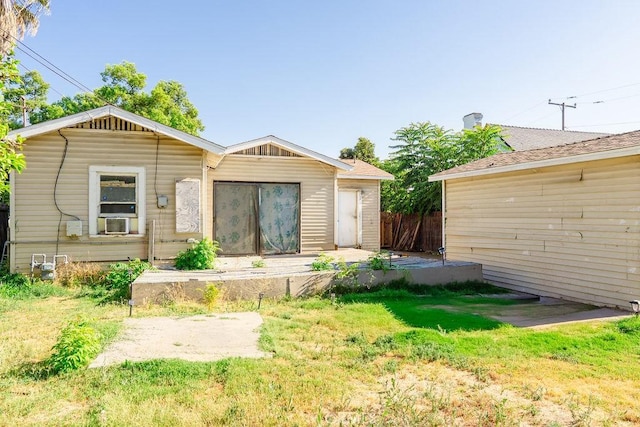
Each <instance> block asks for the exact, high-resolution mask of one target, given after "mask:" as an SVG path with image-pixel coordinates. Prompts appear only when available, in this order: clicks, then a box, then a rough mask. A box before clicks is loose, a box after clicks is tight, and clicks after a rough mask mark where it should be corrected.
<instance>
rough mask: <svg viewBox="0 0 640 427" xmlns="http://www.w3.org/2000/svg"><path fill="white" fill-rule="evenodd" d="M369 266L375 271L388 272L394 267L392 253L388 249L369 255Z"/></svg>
mask: <svg viewBox="0 0 640 427" xmlns="http://www.w3.org/2000/svg"><path fill="white" fill-rule="evenodd" d="M367 262H368V263H369V268H370V269H371V270H374V271H382V272H384V273H386V272H388V271H389V270H391V269H392V268H393V266H392V265H391V254H390V252H387V251H378V252H374V253H373V254H371V255H369V258H368V259H367Z"/></svg>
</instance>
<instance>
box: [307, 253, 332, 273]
mask: <svg viewBox="0 0 640 427" xmlns="http://www.w3.org/2000/svg"><path fill="white" fill-rule="evenodd" d="M333 269H334V268H333V257H332V256H331V255H327V254H325V253H322V252H321V253H320V255H318V258H316V259H315V260H313V262H312V263H311V270H313V271H329V270H333Z"/></svg>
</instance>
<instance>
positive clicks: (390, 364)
mask: <svg viewBox="0 0 640 427" xmlns="http://www.w3.org/2000/svg"><path fill="white" fill-rule="evenodd" d="M382 371H383V372H388V373H390V374H395V373H396V372H397V371H398V361H397V360H394V359H391V360H387V361H386V362H384V365H382Z"/></svg>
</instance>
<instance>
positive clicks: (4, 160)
mask: <svg viewBox="0 0 640 427" xmlns="http://www.w3.org/2000/svg"><path fill="white" fill-rule="evenodd" d="M17 79H19V73H18V67H17V61H16V60H15V59H14V58H13V55H11V54H9V55H5V56H3V57H2V59H1V60H0V94H2V93H4V92H5V88H6V86H7V85H12V84H15V82H16V81H17ZM11 107H12V106H11V103H9V102H7V101H6V100H0V201H2V202H3V203H7V202H8V201H9V183H8V180H9V173H11V171H14V170H15V171H17V172H20V171H22V169H24V167H25V161H24V155H23V154H22V153H21V152H20V151H21V150H22V146H21V144H22V143H21V140H16V141H9V140H7V139H5V137H6V136H7V133H8V131H9V124H8V123H9V116H10V115H11V112H12V108H11Z"/></svg>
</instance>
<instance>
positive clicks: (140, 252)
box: [13, 129, 202, 271]
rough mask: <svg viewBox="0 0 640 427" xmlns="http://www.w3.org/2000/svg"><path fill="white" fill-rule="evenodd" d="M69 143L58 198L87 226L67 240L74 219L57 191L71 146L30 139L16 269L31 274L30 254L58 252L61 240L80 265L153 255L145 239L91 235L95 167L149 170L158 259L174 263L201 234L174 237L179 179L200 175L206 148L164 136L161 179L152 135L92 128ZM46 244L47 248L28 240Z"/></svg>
mask: <svg viewBox="0 0 640 427" xmlns="http://www.w3.org/2000/svg"><path fill="white" fill-rule="evenodd" d="M62 133H63V135H65V136H66V137H67V138H68V139H69V146H68V151H67V156H66V159H65V163H64V167H63V169H62V171H61V173H60V178H59V181H58V188H57V196H58V204H59V206H60V208H61V209H62V210H63V211H64V212H65V213H68V214H70V215H74V216H77V217H79V218H80V219H81V220H82V222H83V235H82V236H81V237H80V238H79V239H70V238H67V237H66V235H65V234H66V228H65V224H66V221H67V220H70V219H72V218H70V217H67V216H65V217H63V218H62V223H61V228H60V232H59V233H58V224H59V221H60V214H59V212H58V211H57V209H56V207H55V204H54V198H53V192H54V184H55V180H56V174H57V172H58V168H59V166H60V161H61V159H62V154H63V150H64V145H65V141H64V139H63V138H61V137H60V135H58V134H57V133H50V134H46V135H42V136H39V137H34V138H32V139H29V140H28V141H27V142H26V144H25V147H24V153H25V158H26V161H27V167H26V169H25V171H24V172H23V173H22V174H19V175H17V176H16V179H15V182H16V194H15V197H16V203H15V215H16V236H15V237H16V241H17V243H16V244H15V245H14V246H13V250H14V251H15V252H16V257H17V258H16V261H17V262H16V266H17V267H19V269H20V270H21V271H24V270H25V269H28V265H29V261H30V258H31V254H32V253H46V254H49V255H52V254H53V253H54V252H55V246H56V244H55V241H56V237H57V236H58V234H59V235H60V244H59V250H58V253H60V254H67V255H70V256H71V257H72V259H74V260H78V261H114V260H126V259H127V257H131V258H135V257H138V258H143V259H146V258H147V244H148V241H147V238H148V236H145V237H142V238H134V237H124V236H118V237H93V238H90V237H89V236H88V232H89V231H88V216H89V202H88V194H89V186H88V181H89V166H90V165H100V166H104V165H116V166H143V167H144V168H145V171H146V183H145V185H146V200H147V203H146V213H147V215H146V216H147V223H150V221H152V220H156V222H157V228H156V245H155V248H156V258H160V259H163V258H172V257H174V256H175V255H176V253H177V252H178V251H179V250H183V249H184V248H186V247H187V244H186V239H187V238H189V237H196V238H197V237H199V235H197V234H193V235H192V234H179V235H178V234H176V233H175V194H174V193H175V181H176V180H177V179H183V178H197V179H201V177H202V150H201V149H199V148H196V147H193V146H191V145H188V144H186V143H182V142H179V141H176V140H173V139H169V138H166V137H161V138H160V144H159V151H158V163H157V170H158V175H157V179H156V173H155V172H156V147H157V138H156V136H155V135H153V134H150V133H148V132H120V131H104V130H93V129H63V130H62ZM156 189H157V193H158V194H164V195H167V196H169V206H168V208H166V209H158V208H157V205H156ZM27 242H46V243H27Z"/></svg>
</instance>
